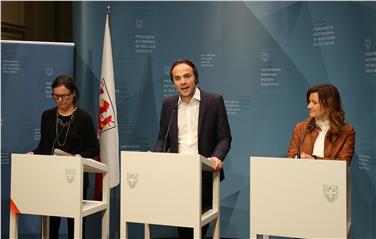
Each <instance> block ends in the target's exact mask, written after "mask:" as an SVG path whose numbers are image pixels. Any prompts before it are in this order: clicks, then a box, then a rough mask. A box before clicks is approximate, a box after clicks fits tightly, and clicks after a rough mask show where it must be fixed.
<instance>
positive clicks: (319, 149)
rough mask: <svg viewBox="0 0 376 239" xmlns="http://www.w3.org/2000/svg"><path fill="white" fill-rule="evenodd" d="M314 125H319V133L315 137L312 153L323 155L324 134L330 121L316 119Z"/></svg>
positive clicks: (328, 127)
mask: <svg viewBox="0 0 376 239" xmlns="http://www.w3.org/2000/svg"><path fill="white" fill-rule="evenodd" d="M316 125H317V126H319V127H320V129H321V130H320V132H319V135H318V136H317V138H316V141H315V144H314V145H313V153H312V155H316V156H319V157H324V142H325V135H326V133H327V132H328V130H329V129H330V123H329V120H318V119H316Z"/></svg>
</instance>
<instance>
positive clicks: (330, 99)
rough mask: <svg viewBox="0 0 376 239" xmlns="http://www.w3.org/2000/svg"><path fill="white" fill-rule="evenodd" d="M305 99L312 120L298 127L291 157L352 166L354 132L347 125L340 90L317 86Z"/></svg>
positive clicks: (291, 147)
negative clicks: (323, 160)
mask: <svg viewBox="0 0 376 239" xmlns="http://www.w3.org/2000/svg"><path fill="white" fill-rule="evenodd" d="M306 97H307V98H306V99H307V108H308V111H309V117H308V118H307V119H306V120H305V121H302V122H299V123H298V124H297V125H296V126H295V129H294V131H293V134H292V138H291V142H290V148H289V150H288V157H290V158H293V157H296V158H305V159H337V160H345V161H346V162H347V164H348V165H350V163H351V159H352V156H353V153H354V147H355V130H354V129H353V128H352V127H351V125H350V124H349V123H347V122H345V112H344V111H343V109H342V105H341V97H340V94H339V92H338V90H337V88H336V87H335V86H334V85H332V84H322V85H316V86H313V87H312V88H310V89H309V90H308V91H307V95H306Z"/></svg>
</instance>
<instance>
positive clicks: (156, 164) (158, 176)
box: [120, 151, 220, 238]
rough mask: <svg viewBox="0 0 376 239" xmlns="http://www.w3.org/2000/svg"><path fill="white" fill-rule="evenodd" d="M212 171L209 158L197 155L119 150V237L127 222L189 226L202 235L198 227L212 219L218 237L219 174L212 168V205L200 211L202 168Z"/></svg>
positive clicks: (125, 233) (125, 234)
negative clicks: (207, 209) (204, 210)
mask: <svg viewBox="0 0 376 239" xmlns="http://www.w3.org/2000/svg"><path fill="white" fill-rule="evenodd" d="M203 170H205V171H212V170H213V164H212V162H211V161H210V160H208V159H206V158H204V157H203V156H200V155H198V154H197V155H192V154H176V153H152V152H128V151H123V152H121V192H120V195H121V196H120V197H121V198H120V201H121V202H120V204H121V205H120V210H121V212H120V237H121V238H128V223H142V224H145V238H150V237H151V229H150V228H151V225H152V224H156V225H167V226H181V227H191V228H193V231H194V238H201V227H202V226H204V225H206V224H207V223H209V222H211V221H213V222H214V230H213V237H214V238H219V237H220V232H219V224H220V207H219V195H220V191H219V190H220V187H219V183H220V178H219V172H213V207H212V209H210V210H209V211H207V212H205V213H203V214H202V213H201V178H202V175H201V172H202V171H203Z"/></svg>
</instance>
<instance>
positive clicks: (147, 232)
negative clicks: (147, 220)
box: [145, 224, 151, 239]
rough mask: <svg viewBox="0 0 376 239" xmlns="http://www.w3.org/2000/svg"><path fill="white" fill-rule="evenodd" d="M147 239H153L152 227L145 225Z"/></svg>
mask: <svg viewBox="0 0 376 239" xmlns="http://www.w3.org/2000/svg"><path fill="white" fill-rule="evenodd" d="M145 239H151V225H150V224H145Z"/></svg>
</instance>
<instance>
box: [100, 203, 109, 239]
mask: <svg viewBox="0 0 376 239" xmlns="http://www.w3.org/2000/svg"><path fill="white" fill-rule="evenodd" d="M109 210H110V209H109V208H107V209H106V210H104V211H103V215H102V238H110V234H109V233H110V228H109V227H110V226H109V225H110V217H109V213H110V212H109Z"/></svg>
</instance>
